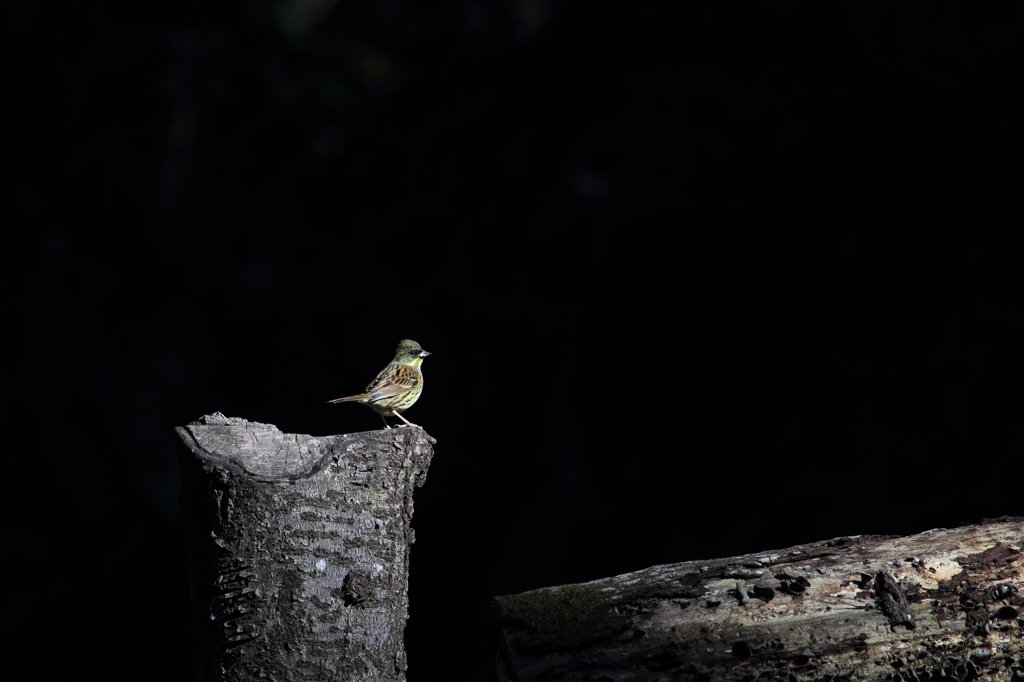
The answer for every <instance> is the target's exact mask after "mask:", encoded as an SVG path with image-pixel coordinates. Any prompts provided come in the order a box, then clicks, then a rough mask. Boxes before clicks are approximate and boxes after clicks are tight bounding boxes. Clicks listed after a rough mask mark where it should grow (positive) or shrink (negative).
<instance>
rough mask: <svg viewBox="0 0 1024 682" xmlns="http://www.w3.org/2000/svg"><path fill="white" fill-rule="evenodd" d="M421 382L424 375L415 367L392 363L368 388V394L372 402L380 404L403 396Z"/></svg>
mask: <svg viewBox="0 0 1024 682" xmlns="http://www.w3.org/2000/svg"><path fill="white" fill-rule="evenodd" d="M420 381H422V375H421V374H420V372H419V370H417V369H416V368H415V367H410V366H409V365H400V364H397V363H391V364H390V365H388V366H387V367H385V368H384V369H382V370H381V372H380V374H378V375H377V378H376V379H374V380H373V381H372V382H371V383H370V385H369V386H367V387H366V392H367V393H369V394H370V401H371V402H378V401H381V400H387V399H388V398H393V397H395V396H397V395H401V394H403V393H405V392H406V391H408V390H410V389H412V388H415V387H416V386H417V385H418V384H419V383H420Z"/></svg>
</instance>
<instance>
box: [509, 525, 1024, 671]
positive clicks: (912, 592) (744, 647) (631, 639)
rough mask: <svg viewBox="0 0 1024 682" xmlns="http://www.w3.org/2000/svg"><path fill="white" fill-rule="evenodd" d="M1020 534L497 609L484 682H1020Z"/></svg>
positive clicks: (675, 575) (655, 574) (608, 585)
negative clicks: (488, 681)
mask: <svg viewBox="0 0 1024 682" xmlns="http://www.w3.org/2000/svg"><path fill="white" fill-rule="evenodd" d="M1022 547H1024V519H1022V518H1003V519H997V520H994V521H987V522H984V523H982V524H980V525H974V526H963V527H960V528H952V529H936V530H931V531H928V532H925V533H921V534H919V535H913V536H910V537H885V536H857V537H841V538H836V539H833V540H827V541H823V542H815V543H810V544H806V545H798V546H796V547H790V548H788V549H783V550H778V551H771V552H758V553H755V554H746V555H743V556H738V557H731V558H727V559H714V560H710V561H688V562H684V563H679V564H670V565H665V566H654V567H652V568H648V569H645V570H642V571H636V572H634V573H627V574H625V575H620V576H615V577H612V578H606V579H603V580H595V581H593V582H588V583H582V584H579V585H563V586H559V587H549V588H544V589H539V590H533V591H531V592H526V593H523V594H517V595H511V596H507V597H498V598H496V599H495V600H494V601H493V604H492V606H493V609H492V617H493V618H492V628H491V644H492V652H493V659H492V663H493V677H494V679H496V680H516V681H517V682H528V681H535V680H537V681H539V680H580V681H583V680H591V681H597V680H607V681H611V680H630V681H631V682H644V681H647V680H684V679H686V680H737V681H742V682H752V681H753V680H763V681H765V682H768V681H771V680H785V681H786V682H800V681H812V680H817V681H818V682H845V681H847V680H849V681H851V682H852V681H854V680H883V679H889V680H897V679H899V680H902V681H904V682H911V681H912V682H927V681H928V680H944V681H945V680H948V681H949V682H953V680H957V681H958V682H965V681H966V680H970V679H974V678H978V677H982V676H986V675H990V676H992V679H999V680H1024V667H1022V662H1021V661H1019V660H1018V657H1019V656H1020V654H1021V650H1022V628H1021V620H1020V618H1019V616H1020V615H1021V614H1022V613H1024V599H1022V595H1021V591H1022V590H1024V585H1022V577H1021V573H1022V570H1024V553H1022V552H1021V549H1022Z"/></svg>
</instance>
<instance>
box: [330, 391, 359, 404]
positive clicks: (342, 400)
mask: <svg viewBox="0 0 1024 682" xmlns="http://www.w3.org/2000/svg"><path fill="white" fill-rule="evenodd" d="M369 397H370V394H369V393H360V394H358V395H350V396H346V397H344V398H335V399H334V400H328V401H327V402H329V403H348V402H352V401H353V400H362V399H364V398H369Z"/></svg>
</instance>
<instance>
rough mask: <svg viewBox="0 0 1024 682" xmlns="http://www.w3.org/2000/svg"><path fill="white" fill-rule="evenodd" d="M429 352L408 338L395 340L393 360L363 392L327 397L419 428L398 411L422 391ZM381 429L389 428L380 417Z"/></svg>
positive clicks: (409, 403)
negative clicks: (425, 359)
mask: <svg viewBox="0 0 1024 682" xmlns="http://www.w3.org/2000/svg"><path fill="white" fill-rule="evenodd" d="M428 355H430V353H428V352H427V351H425V350H423V349H422V348H421V347H420V344H418V343H416V342H415V341H413V340H411V339H405V340H404V341H399V343H398V348H397V349H396V350H395V359H394V360H392V361H391V362H389V363H388V366H387V367H385V368H384V369H382V370H381V371H380V374H378V375H377V378H376V379H374V380H373V381H371V382H370V385H369V386H367V387H366V392H365V393H359V394H358V395H350V396H347V397H345V398H337V399H335V400H328V401H327V402H330V403H348V402H354V403H362V404H363V405H367V406H368V407H370V408H371V409H373V410H374V411H375V412H377V414H379V415H380V416H381V419H384V418H385V417H398V418H399V419H401V420H402V421H404V422H405V423H406V424H408V425H409V426H415V427H416V428H418V429H421V428H423V427H421V426H418V425H417V424H413V423H412V422H410V421H409V420H408V419H406V418H405V417H403V416H402V413H403V412H405V411H406V410H407V409H409V408H410V407H412V406H413V403H415V402H416V400H417V399H418V398H419V397H420V393H422V392H423V372H422V371H420V367H421V366H422V365H423V358H425V357H427V356H428ZM384 428H386V429H390V428H391V427H390V426H388V420H387V419H384Z"/></svg>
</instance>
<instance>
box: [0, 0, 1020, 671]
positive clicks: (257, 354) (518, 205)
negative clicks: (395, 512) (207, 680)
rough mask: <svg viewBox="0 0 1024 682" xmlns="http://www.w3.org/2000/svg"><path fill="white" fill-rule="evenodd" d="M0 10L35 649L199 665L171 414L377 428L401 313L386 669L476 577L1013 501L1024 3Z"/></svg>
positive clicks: (766, 543)
mask: <svg viewBox="0 0 1024 682" xmlns="http://www.w3.org/2000/svg"><path fill="white" fill-rule="evenodd" d="M680 5H682V6H685V9H683V8H682V7H680ZM318 8H320V9H321V10H323V9H332V10H333V11H329V12H321V13H320V14H318V13H317V9H318ZM4 12H5V17H4V28H3V30H4V52H5V57H4V64H5V69H4V74H5V78H4V81H3V82H4V90H5V92H6V93H7V96H6V97H5V98H4V100H5V103H4V107H3V109H4V110H5V114H6V116H5V118H6V119H7V123H6V129H5V131H4V138H5V142H4V159H5V161H7V164H6V165H8V173H7V177H8V180H7V181H6V182H5V183H4V185H3V189H4V193H5V203H4V205H3V206H4V208H3V215H4V223H6V224H7V225H8V229H7V230H5V234H6V236H5V237H4V248H3V254H4V256H5V257H4V266H3V269H2V273H3V274H2V276H3V282H2V284H3V294H4V301H5V305H4V318H5V319H6V321H7V322H6V324H4V328H5V330H6V331H5V334H4V336H5V338H6V341H7V343H6V344H5V346H6V347H7V349H8V350H7V351H6V353H5V354H6V361H5V362H4V364H3V368H2V371H3V386H4V388H5V390H4V391H3V405H2V410H0V413H2V415H3V419H4V434H5V443H4V455H3V464H2V466H3V469H2V473H3V480H4V481H5V483H6V485H5V487H4V490H5V494H4V505H3V508H2V509H3V523H2V531H0V532H2V538H3V542H2V543H0V546H2V549H3V552H4V559H3V564H4V573H5V574H9V577H8V578H7V579H5V580H4V590H3V594H2V597H0V604H2V609H0V617H2V624H3V635H2V636H3V640H4V642H5V645H6V646H7V647H9V650H10V651H17V652H20V656H21V657H22V658H23V659H24V660H26V661H33V666H34V667H35V673H33V674H31V675H29V676H24V677H23V678H22V679H52V678H60V679H76V678H79V677H81V676H82V675H85V674H100V675H101V676H102V677H103V678H104V679H142V678H145V679H167V680H181V679H185V678H186V676H187V668H188V660H189V653H188V636H187V619H186V615H187V599H188V597H187V591H186V584H185V577H184V575H185V560H184V554H183V548H182V518H181V514H182V512H181V508H180V506H179V501H178V498H179V493H180V491H179V485H180V484H179V479H178V463H177V457H178V453H179V444H178V442H177V440H176V437H175V435H174V433H173V427H175V426H177V425H182V424H186V423H188V422H189V421H192V420H194V419H196V418H198V417H199V416H200V415H203V414H205V413H211V412H214V411H222V412H224V413H225V414H227V415H230V416H238V417H245V418H247V419H250V420H254V421H262V422H269V423H273V424H276V425H277V426H279V427H280V428H281V429H282V430H285V431H290V432H298V433H311V434H316V435H329V434H335V433H343V432H352V431H360V430H368V429H376V428H379V427H380V420H379V418H378V417H377V416H376V415H375V414H374V413H372V412H371V411H370V410H368V409H366V408H364V407H361V406H356V405H328V404H327V403H326V401H327V400H328V399H331V398H335V397H338V396H341V395H348V394H351V393H355V392H358V391H359V390H361V389H362V388H363V386H365V384H366V383H367V382H368V381H369V380H370V378H372V377H373V376H374V374H375V373H376V372H377V371H378V370H379V369H380V368H381V367H382V366H383V365H384V364H385V363H386V362H387V361H388V360H389V359H390V357H391V354H392V351H393V348H394V346H395V344H396V342H397V341H398V340H399V339H401V338H406V337H409V338H413V339H416V340H418V341H419V342H420V343H422V345H423V346H424V347H425V348H426V349H427V350H430V351H432V352H433V355H432V356H431V357H430V358H429V359H428V361H427V362H426V365H425V371H426V377H427V386H426V390H425V393H424V396H423V398H422V400H421V401H420V402H419V403H418V404H417V405H416V406H415V408H413V410H411V411H410V412H409V414H408V416H409V417H410V418H411V419H412V420H413V421H415V422H417V423H420V424H423V425H424V426H425V427H426V429H427V431H428V432H429V433H430V434H431V435H433V436H434V437H436V438H437V439H438V444H437V450H436V455H435V458H434V463H433V466H432V468H431V471H430V475H429V478H428V481H427V484H426V486H425V487H424V488H423V489H421V490H420V491H419V492H418V494H417V499H416V519H415V528H416V532H417V544H416V546H415V549H414V552H413V560H412V588H411V603H412V606H411V619H410V621H409V627H408V631H407V642H408V650H409V661H410V669H409V679H410V680H411V681H412V682H422V681H425V680H480V679H481V677H480V667H479V666H480V663H479V655H480V649H481V642H482V637H481V623H482V621H481V613H482V610H483V605H484V604H485V603H486V600H487V599H488V598H489V597H491V596H494V595H500V594H509V593H515V592H520V591H524V590H528V589H532V588H536V587H541V586H548V585H555V584H562V583H569V582H575V581H584V580H590V579H596V578H600V577H604V576H609V575H613V574H616V573H621V572H626V571H630V570H636V569H641V568H644V567H647V566H650V565H653V564H658V563H668V562H675V561H682V560H688V559H700V558H710V557H718V556H728V555H733V554H737V553H746V552H755V551H761V550H768V549H774V548H781V547H785V546H788V545H792V544H796V543H801V542H805V541H813V540H820V539H826V538H829V537H834V536H838V535H843V534H861V533H885V534H904V533H914V532H920V531H924V530H927V529H929V528H933V527H937V526H951V525H957V524H959V523H961V522H976V521H980V520H981V519H982V518H985V517H995V516H1000V515H1003V514H1010V513H1018V514H1019V513H1021V503H1020V498H1019V495H1018V491H1019V490H1020V485H1021V468H1020V465H1019V464H1018V461H1019V457H1020V451H1021V448H1022V446H1024V421H1022V415H1021V407H1022V402H1024V398H1022V393H1021V386H1022V382H1024V364H1022V360H1021V358H1022V353H1021V341H1022V329H1024V297H1022V291H1024V289H1022V285H1024V277H1022V269H1021V265H1020V261H1021V257H1020V252H1019V251H1018V250H1017V248H1015V247H1016V246H1017V238H1018V233H1019V232H1020V227H1021V225H1022V217H1024V215H1022V214H1024V202H1022V195H1021V170H1020V169H1021V166H1020V163H1021V159H1022V152H1024V144H1022V141H1024V137H1022V132H1021V131H1022V126H1021V121H1024V106H1022V97H1021V94H1022V86H1021V83H1022V73H1024V70H1022V67H1024V60H1022V55H1024V49H1022V48H1024V43H1022V35H1021V32H1022V25H1024V12H1022V9H1021V4H1020V3H1012V2H1004V3H985V6H984V8H982V7H980V6H979V4H978V3H968V2H930V3H925V2H917V3H896V4H892V3H866V2H859V1H855V0H849V1H848V2H819V1H814V2H811V1H807V2H799V1H795V0H779V1H777V2H759V3H751V4H748V5H745V6H743V7H726V6H724V3H716V2H690V3H661V4H657V3H644V4H636V3H622V2H608V1H604V0H588V1H587V2H581V1H577V2H568V1H557V0H507V1H506V2H498V1H488V0H481V1H479V2H474V1H472V0H464V1H462V2H435V3H423V2H408V1H405V0H380V1H378V2H371V3H338V4H337V5H336V6H334V7H333V8H331V7H329V5H325V4H324V3H322V2H318V0H308V1H307V2H306V3H304V4H303V3H302V2H299V0H294V1H289V0H267V1H266V2H262V3H260V2H244V1H241V0H239V1H238V2H234V3H231V2H189V1H182V0H179V1H176V2H99V1H97V0H81V1H79V2H74V3H70V2H69V3H64V4H58V3H53V2H51V3H39V2H32V1H30V0H21V1H20V2H8V3H5V9H4Z"/></svg>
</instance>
